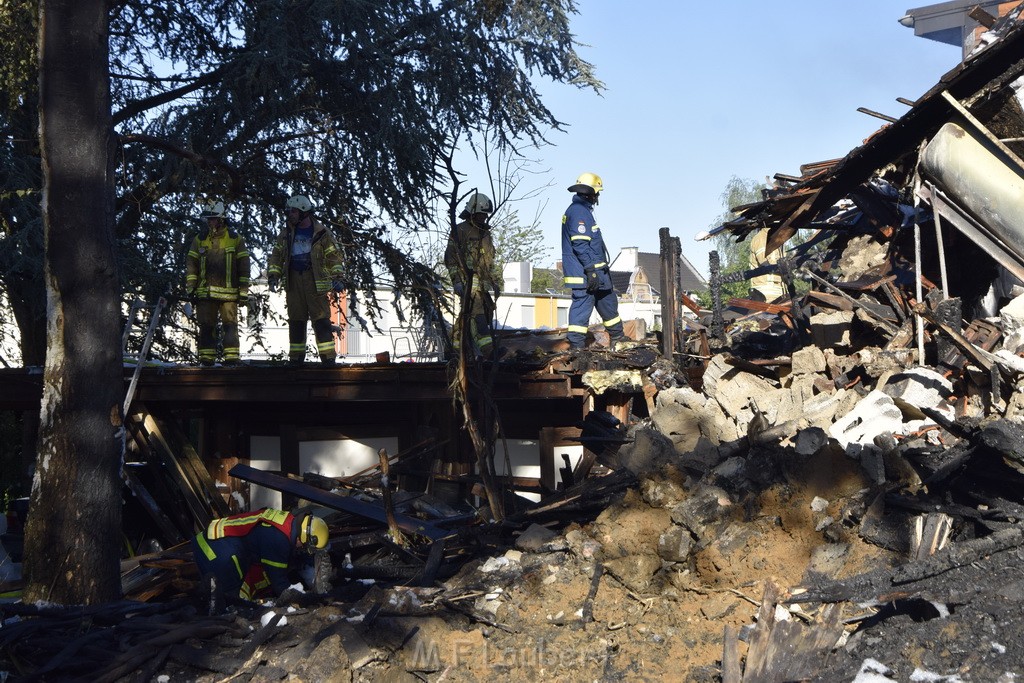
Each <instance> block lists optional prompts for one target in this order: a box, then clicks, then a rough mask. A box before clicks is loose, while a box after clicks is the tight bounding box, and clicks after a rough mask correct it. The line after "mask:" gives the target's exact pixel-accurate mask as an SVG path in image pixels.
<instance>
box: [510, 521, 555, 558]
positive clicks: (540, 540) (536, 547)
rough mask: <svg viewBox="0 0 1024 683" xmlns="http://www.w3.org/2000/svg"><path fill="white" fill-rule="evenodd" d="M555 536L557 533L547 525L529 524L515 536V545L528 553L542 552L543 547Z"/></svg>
mask: <svg viewBox="0 0 1024 683" xmlns="http://www.w3.org/2000/svg"><path fill="white" fill-rule="evenodd" d="M557 536H558V534H556V533H555V532H554V531H552V530H551V529H548V528H547V527H543V526H541V525H540V524H531V525H530V526H528V527H527V528H526V530H525V531H523V533H521V534H519V536H518V538H516V542H515V547H516V549H517V550H522V551H524V552H528V553H538V552H543V550H544V548H545V547H546V546H547V545H548V544H550V543H551V542H552V541H553V540H555V538H557Z"/></svg>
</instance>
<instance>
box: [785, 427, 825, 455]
mask: <svg viewBox="0 0 1024 683" xmlns="http://www.w3.org/2000/svg"><path fill="white" fill-rule="evenodd" d="M827 443H828V434H826V433H825V430H824V429H822V428H821V427H808V428H806V429H801V430H800V431H799V432H797V434H796V439H795V441H794V444H793V445H794V447H795V448H796V452H797V455H814V454H815V453H817V452H818V451H820V450H821V449H822V448H823V447H824V446H825V444H827Z"/></svg>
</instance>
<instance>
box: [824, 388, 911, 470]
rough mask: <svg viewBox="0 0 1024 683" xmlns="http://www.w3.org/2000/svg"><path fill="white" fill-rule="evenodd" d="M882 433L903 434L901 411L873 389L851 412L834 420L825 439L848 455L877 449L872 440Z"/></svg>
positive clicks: (887, 398) (889, 398)
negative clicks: (829, 437)
mask: <svg viewBox="0 0 1024 683" xmlns="http://www.w3.org/2000/svg"><path fill="white" fill-rule="evenodd" d="M884 432H890V433H892V434H904V433H906V432H905V427H904V424H903V411H901V410H900V409H899V407H898V406H897V405H896V403H895V402H894V401H893V400H892V397H891V396H888V395H887V394H885V393H883V392H881V391H878V390H877V389H875V390H872V391H871V392H870V393H869V394H868V395H867V396H865V397H864V398H862V399H861V400H860V401H859V402H858V403H857V405H856V406H855V407H854V409H853V410H851V411H850V412H849V413H847V414H846V415H845V416H843V417H841V418H839V419H838V420H836V422H835V424H833V425H832V427H831V428H830V429H829V436H831V437H832V438H833V439H835V440H836V441H837V442H839V445H840V446H842V447H843V448H844V449H846V450H847V452H849V453H850V454H851V455H857V454H859V452H860V450H862V449H864V448H868V449H874V450H877V446H875V444H874V438H875V437H876V436H878V435H879V434H882V433H884ZM851 446H859V447H860V448H851Z"/></svg>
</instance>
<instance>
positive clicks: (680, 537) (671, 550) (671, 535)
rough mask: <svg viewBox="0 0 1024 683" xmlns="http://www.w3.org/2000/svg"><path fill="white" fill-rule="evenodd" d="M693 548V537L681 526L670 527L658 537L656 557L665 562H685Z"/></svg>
mask: <svg viewBox="0 0 1024 683" xmlns="http://www.w3.org/2000/svg"><path fill="white" fill-rule="evenodd" d="M692 547H693V537H692V536H690V532H689V531H687V530H686V529H684V528H683V527H681V526H672V527H670V528H669V529H667V530H666V531H665V533H663V534H662V535H661V536H659V537H658V555H659V556H660V557H661V559H663V560H665V561H666V562H685V561H686V558H687V557H689V555H690V549H691V548H692Z"/></svg>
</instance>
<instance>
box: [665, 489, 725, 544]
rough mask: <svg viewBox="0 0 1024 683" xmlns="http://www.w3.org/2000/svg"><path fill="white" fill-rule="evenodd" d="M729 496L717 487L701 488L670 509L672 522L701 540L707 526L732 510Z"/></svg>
mask: <svg viewBox="0 0 1024 683" xmlns="http://www.w3.org/2000/svg"><path fill="white" fill-rule="evenodd" d="M732 506H733V503H732V500H731V499H730V498H729V494H728V493H726V492H725V491H724V490H723V489H721V488H719V487H717V486H707V485H705V486H701V487H700V488H698V489H697V490H696V491H695V492H694V494H693V495H692V496H690V497H689V498H687V499H686V500H684V501H683V502H682V503H680V504H679V505H677V506H675V507H674V508H672V521H673V522H675V523H676V524H678V525H680V526H682V527H685V528H686V529H688V530H689V531H690V532H691V533H692V534H693V535H694V536H696V537H697V538H703V537H704V536H705V533H706V532H707V529H708V526H709V525H711V524H713V523H715V522H718V521H720V520H722V519H724V518H725V517H726V516H727V515H728V514H729V513H730V512H731V510H732Z"/></svg>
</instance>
